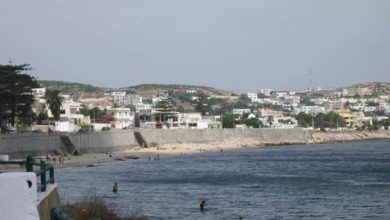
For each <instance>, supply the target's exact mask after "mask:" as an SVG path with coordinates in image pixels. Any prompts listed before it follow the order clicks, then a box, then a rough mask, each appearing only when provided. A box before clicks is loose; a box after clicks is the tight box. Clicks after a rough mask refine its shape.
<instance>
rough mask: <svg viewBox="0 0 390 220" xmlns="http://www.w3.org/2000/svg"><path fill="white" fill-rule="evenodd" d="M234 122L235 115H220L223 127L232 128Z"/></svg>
mask: <svg viewBox="0 0 390 220" xmlns="http://www.w3.org/2000/svg"><path fill="white" fill-rule="evenodd" d="M235 124H236V117H235V116H234V115H233V114H227V115H223V116H222V127H223V128H234V127H235Z"/></svg>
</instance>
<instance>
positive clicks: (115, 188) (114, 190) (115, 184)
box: [112, 183, 118, 193]
mask: <svg viewBox="0 0 390 220" xmlns="http://www.w3.org/2000/svg"><path fill="white" fill-rule="evenodd" d="M112 192H113V193H117V192H118V184H117V183H114V186H113V187H112Z"/></svg>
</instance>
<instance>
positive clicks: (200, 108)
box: [195, 93, 211, 115]
mask: <svg viewBox="0 0 390 220" xmlns="http://www.w3.org/2000/svg"><path fill="white" fill-rule="evenodd" d="M195 111H197V112H200V113H202V115H207V114H209V113H210V112H211V105H210V101H209V99H208V97H207V96H206V95H205V94H203V93H200V94H199V95H198V99H197V100H196V104H195Z"/></svg>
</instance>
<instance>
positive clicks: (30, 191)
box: [0, 172, 39, 220]
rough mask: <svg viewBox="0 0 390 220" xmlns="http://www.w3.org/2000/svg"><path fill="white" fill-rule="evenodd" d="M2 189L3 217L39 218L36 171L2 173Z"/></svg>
mask: <svg viewBox="0 0 390 220" xmlns="http://www.w3.org/2000/svg"><path fill="white" fill-rule="evenodd" d="M28 183H31V185H30V186H29V184H28ZM0 189H1V190H0V198H1V200H0V213H1V217H0V218H1V219H23V220H39V214H38V209H37V204H38V201H37V176H36V174H35V173H34V172H16V173H0Z"/></svg>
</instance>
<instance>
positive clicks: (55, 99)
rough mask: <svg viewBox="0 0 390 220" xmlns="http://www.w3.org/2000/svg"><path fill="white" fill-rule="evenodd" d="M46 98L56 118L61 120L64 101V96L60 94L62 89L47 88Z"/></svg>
mask: <svg viewBox="0 0 390 220" xmlns="http://www.w3.org/2000/svg"><path fill="white" fill-rule="evenodd" d="M45 99H46V103H47V104H48V106H49V109H50V111H51V113H52V114H53V117H54V120H55V121H58V120H60V114H61V106H62V101H63V97H61V96H60V90H56V89H48V90H46V94H45Z"/></svg>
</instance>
